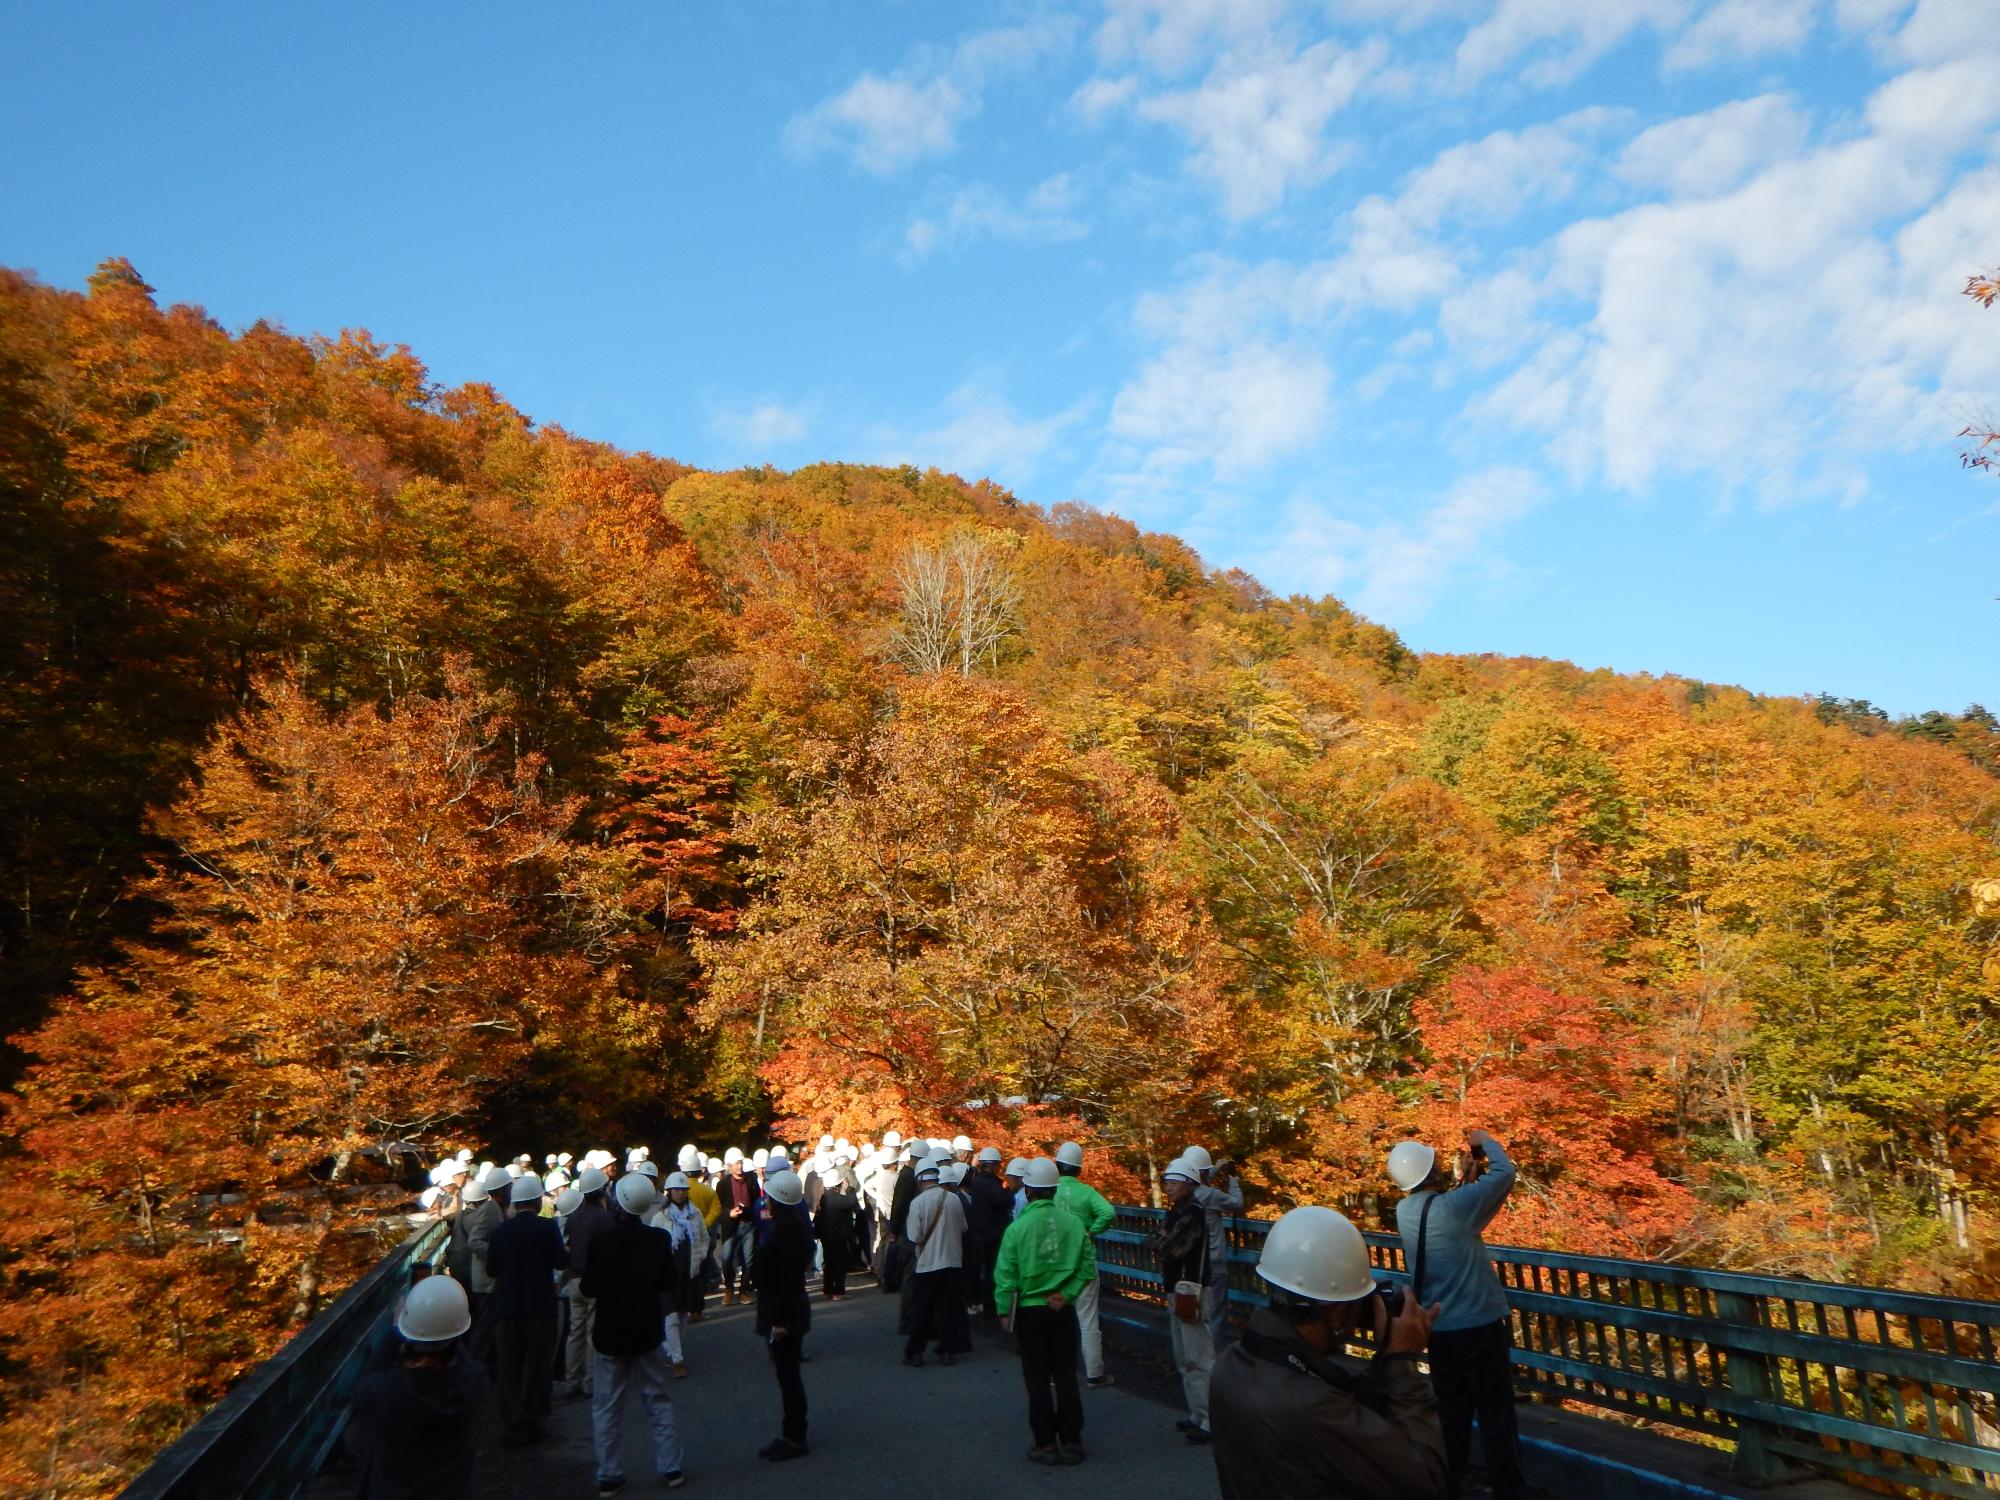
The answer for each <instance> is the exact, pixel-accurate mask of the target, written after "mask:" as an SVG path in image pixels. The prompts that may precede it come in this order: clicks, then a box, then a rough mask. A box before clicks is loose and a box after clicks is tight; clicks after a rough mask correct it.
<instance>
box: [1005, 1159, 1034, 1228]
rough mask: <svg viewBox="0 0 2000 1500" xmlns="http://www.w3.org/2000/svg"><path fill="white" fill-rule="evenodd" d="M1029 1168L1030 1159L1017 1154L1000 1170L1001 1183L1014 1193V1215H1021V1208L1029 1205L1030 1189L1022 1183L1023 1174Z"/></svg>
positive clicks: (1016, 1216) (1018, 1216) (1017, 1216)
mask: <svg viewBox="0 0 2000 1500" xmlns="http://www.w3.org/2000/svg"><path fill="white" fill-rule="evenodd" d="M1027 1170H1028V1159H1027V1158H1026V1157H1025V1156H1017V1157H1015V1158H1013V1159H1012V1160H1011V1161H1009V1162H1008V1163H1007V1165H1006V1166H1005V1167H1004V1168H1002V1169H1001V1172H1000V1185H1001V1186H1002V1187H1004V1188H1006V1189H1007V1191H1008V1192H1010V1193H1012V1194H1013V1195H1014V1217H1015V1218H1017V1219H1018V1218H1020V1217H1021V1210H1022V1209H1024V1208H1026V1207H1027V1206H1028V1189H1027V1187H1026V1186H1025V1185H1024V1184H1023V1183H1022V1180H1021V1174H1022V1173H1023V1172H1025V1171H1027Z"/></svg>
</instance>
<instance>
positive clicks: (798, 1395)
mask: <svg viewBox="0 0 2000 1500" xmlns="http://www.w3.org/2000/svg"><path fill="white" fill-rule="evenodd" d="M805 1343H806V1341H805V1335H804V1334H793V1335H792V1336H791V1337H790V1338H783V1339H779V1340H778V1341H777V1342H776V1343H775V1344H773V1345H771V1368H772V1369H773V1370H775V1371H776V1372H777V1375H778V1394H779V1396H781V1397H782V1398H783V1399H784V1403H785V1421H784V1426H783V1428H782V1429H781V1431H782V1433H783V1435H784V1438H785V1441H786V1442H788V1443H803V1442H804V1441H805V1440H806V1383H805V1379H804V1377H803V1376H801V1375H800V1374H799V1361H800V1359H801V1357H803V1355H804V1354H805Z"/></svg>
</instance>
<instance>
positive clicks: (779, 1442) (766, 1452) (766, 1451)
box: [757, 1438, 785, 1458]
mask: <svg viewBox="0 0 2000 1500" xmlns="http://www.w3.org/2000/svg"><path fill="white" fill-rule="evenodd" d="M784 1446H785V1440H784V1439H783V1438H772V1439H771V1441H770V1442H768V1443H766V1444H765V1445H764V1446H763V1447H761V1448H759V1449H758V1450H757V1456H758V1457H759V1458H776V1457H777V1456H778V1450H779V1449H780V1448H782V1447H784Z"/></svg>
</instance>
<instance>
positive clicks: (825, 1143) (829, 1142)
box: [819, 1135, 833, 1151]
mask: <svg viewBox="0 0 2000 1500" xmlns="http://www.w3.org/2000/svg"><path fill="white" fill-rule="evenodd" d="M819 1149H820V1150H822V1151H831V1150H832V1149H833V1137H832V1136H830V1135H823V1136H821V1137H820V1138H819Z"/></svg>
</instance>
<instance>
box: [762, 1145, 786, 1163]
mask: <svg viewBox="0 0 2000 1500" xmlns="http://www.w3.org/2000/svg"><path fill="white" fill-rule="evenodd" d="M791 1159H792V1153H791V1152H789V1151H787V1150H786V1149H785V1148H784V1147H783V1146H773V1147H772V1148H771V1149H770V1152H769V1153H768V1154H767V1155H766V1156H765V1157H764V1165H765V1166H767V1167H768V1166H770V1165H772V1164H773V1163H774V1162H781V1161H786V1162H788V1161H790V1160H791Z"/></svg>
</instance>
